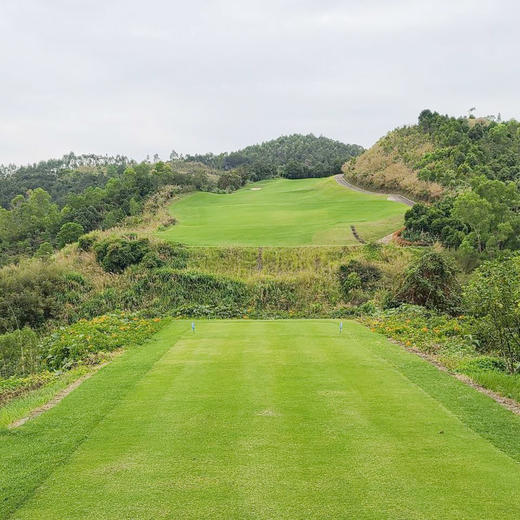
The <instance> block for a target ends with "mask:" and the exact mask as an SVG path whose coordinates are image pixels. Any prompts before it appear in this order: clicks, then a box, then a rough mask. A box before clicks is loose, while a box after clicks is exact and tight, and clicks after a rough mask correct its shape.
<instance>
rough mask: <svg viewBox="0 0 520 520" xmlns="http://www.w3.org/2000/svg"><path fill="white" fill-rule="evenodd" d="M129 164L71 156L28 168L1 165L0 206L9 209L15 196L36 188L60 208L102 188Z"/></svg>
mask: <svg viewBox="0 0 520 520" xmlns="http://www.w3.org/2000/svg"><path fill="white" fill-rule="evenodd" d="M130 163H131V161H130V160H129V159H128V158H127V157H124V156H114V157H111V156H102V155H94V154H90V155H79V156H78V155H75V154H74V153H70V154H67V155H64V156H63V157H62V158H60V159H49V160H47V161H40V162H39V163H35V164H31V165H27V166H20V167H16V166H14V165H10V166H7V167H6V166H4V167H2V166H0V206H2V207H4V208H8V207H9V205H10V203H11V201H12V200H13V198H14V197H16V196H17V195H22V194H25V193H26V192H27V191H29V190H35V189H37V188H42V189H44V190H45V191H46V192H47V193H49V194H50V195H51V197H52V199H53V200H54V201H55V202H56V203H58V204H60V205H61V204H62V203H63V202H64V200H65V198H66V196H67V195H69V194H71V193H80V192H82V191H83V190H85V189H86V188H88V187H90V186H93V187H96V186H98V187H103V186H104V185H105V184H106V183H107V181H108V179H109V178H110V177H113V176H116V175H118V174H121V173H122V172H123V171H124V169H125V167H126V165H127V164H130Z"/></svg>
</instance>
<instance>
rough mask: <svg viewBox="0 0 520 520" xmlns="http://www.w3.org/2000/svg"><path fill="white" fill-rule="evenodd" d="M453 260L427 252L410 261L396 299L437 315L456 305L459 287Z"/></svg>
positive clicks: (457, 305)
mask: <svg viewBox="0 0 520 520" xmlns="http://www.w3.org/2000/svg"><path fill="white" fill-rule="evenodd" d="M456 275H457V269H456V267H455V264H454V263H453V261H452V260H451V259H450V258H449V257H448V256H446V255H445V254H443V253H439V252H437V251H427V252H426V253H424V254H422V255H421V256H420V257H419V258H418V259H417V260H415V261H414V262H412V264H411V265H410V266H409V268H408V269H407V271H406V273H405V278H404V282H403V284H402V286H401V287H400V289H399V291H398V293H397V295H396V299H397V300H398V301H401V302H404V303H410V304H413V305H422V306H424V307H426V308H428V309H436V310H438V311H441V312H455V311H456V310H457V309H458V308H459V306H460V295H461V288H460V285H459V283H458V281H457V276H456Z"/></svg>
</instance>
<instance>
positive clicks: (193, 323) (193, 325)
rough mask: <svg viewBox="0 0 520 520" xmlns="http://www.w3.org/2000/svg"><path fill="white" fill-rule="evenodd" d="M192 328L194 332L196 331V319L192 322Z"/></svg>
mask: <svg viewBox="0 0 520 520" xmlns="http://www.w3.org/2000/svg"><path fill="white" fill-rule="evenodd" d="M191 330H192V331H193V332H195V322H194V321H192V322H191Z"/></svg>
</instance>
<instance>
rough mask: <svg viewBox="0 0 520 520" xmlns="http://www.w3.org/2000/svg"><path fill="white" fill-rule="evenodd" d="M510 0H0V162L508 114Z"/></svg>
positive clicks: (513, 91) (365, 133)
mask: <svg viewBox="0 0 520 520" xmlns="http://www.w3.org/2000/svg"><path fill="white" fill-rule="evenodd" d="M519 22H520V4H519V3H518V2H516V1H513V0H511V1H509V0H493V1H492V0H489V1H488V0H471V1H464V0H434V1H423V0H396V1H392V0H380V1H378V0H342V1H334V0H313V1H309V0H299V1H296V0H294V1H292V0H291V1H283V0H281V1H271V0H261V1H248V0H243V1H238V0H237V1H233V0H217V1H211V2H210V1H197V0H190V1H183V2H178V1H175V0H173V1H168V0H146V1H143V0H90V1H88V0H85V1H82V0H0V65H1V69H0V70H1V76H0V163H4V164H6V163H9V162H15V163H18V164H20V163H21V164H25V163H27V162H32V161H36V160H40V159H46V158H50V157H57V156H61V155H63V154H64V153H67V152H69V151H74V152H76V153H88V152H92V153H99V154H105V153H108V154H117V153H119V154H125V155H128V156H131V157H133V158H136V159H143V158H144V157H145V156H146V155H147V154H150V155H153V154H154V153H159V154H160V156H161V157H163V158H167V157H168V156H169V153H170V151H171V150H172V149H175V150H177V151H178V152H182V153H194V152H208V151H213V152H220V151H229V150H234V149H238V148H240V147H243V146H245V145H248V144H252V143H255V142H259V141H263V140H267V139H271V138H274V137H277V136H279V135H281V134H288V133H294V132H298V133H309V132H312V133H314V134H316V135H320V134H323V135H326V136H328V137H332V138H335V139H339V140H341V141H344V142H348V143H358V144H361V145H363V146H370V145H371V144H373V143H374V142H375V141H376V140H377V139H378V138H379V137H380V136H381V135H383V134H385V133H386V132H387V131H388V130H390V129H392V128H394V127H396V126H400V125H403V124H407V123H411V122H414V121H415V119H416V117H417V115H418V113H419V112H420V111H421V110H422V109H423V108H426V107H428V108H431V109H435V110H438V111H440V112H442V113H450V114H453V115H460V114H463V113H465V112H466V111H467V109H468V108H470V107H472V106H476V107H477V112H478V114H480V115H486V114H496V113H497V112H501V113H502V116H503V117H505V118H511V117H513V118H517V119H520V95H519V91H520V82H519V80H520V68H519V66H518V55H519V51H520V45H519V43H520V32H519Z"/></svg>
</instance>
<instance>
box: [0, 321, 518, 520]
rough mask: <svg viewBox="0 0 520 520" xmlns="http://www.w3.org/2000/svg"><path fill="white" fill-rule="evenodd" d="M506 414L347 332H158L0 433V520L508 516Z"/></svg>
mask: <svg viewBox="0 0 520 520" xmlns="http://www.w3.org/2000/svg"><path fill="white" fill-rule="evenodd" d="M519 439H520V418H519V417H517V416H514V415H513V414H512V413H511V412H509V411H507V410H505V409H503V408H501V407H500V406H499V405H498V404H496V403H495V402H494V401H492V400H491V399H489V398H488V397H486V396H484V395H482V394H479V393H478V392H476V391H475V390H473V389H471V388H469V387H467V386H465V385H463V384H462V383H461V382H459V381H457V380H456V379H454V378H451V377H450V376H449V375H447V374H445V373H442V372H440V371H439V370H437V369H436V368H435V367H433V366H431V365H428V364H427V363H426V362H425V361H423V360H422V359H420V358H419V357H417V356H414V355H413V354H410V353H408V352H406V351H404V350H402V349H400V347H398V346H396V345H393V344H391V343H389V342H388V341H386V340H385V339H384V338H382V337H381V336H379V335H377V334H373V333H371V332H370V331H369V330H367V329H365V328H363V327H362V326H361V325H359V324H357V323H354V322H347V323H345V327H344V329H343V333H342V334H340V333H339V329H338V323H337V322H335V321H329V320H309V321H299V320H292V321H246V320H243V321H203V322H199V323H197V327H196V332H195V333H192V332H191V327H190V323H189V322H185V321H177V322H172V323H171V324H169V325H167V326H166V327H165V328H164V329H163V330H162V331H161V332H159V333H158V334H157V335H156V336H155V338H154V339H153V340H152V341H150V342H149V343H147V344H145V345H143V346H141V347H139V348H132V349H130V350H128V351H127V352H126V353H125V354H123V355H122V356H121V357H120V358H118V359H116V360H115V361H113V362H112V363H111V364H110V365H108V366H107V367H105V368H103V369H102V370H101V371H99V372H98V373H97V374H96V375H94V376H93V377H92V378H91V379H89V380H88V381H86V382H85V383H84V384H83V385H82V386H80V387H79V388H78V389H77V390H75V391H74V392H72V393H71V394H70V395H69V396H68V397H66V398H65V399H64V400H63V401H62V402H61V403H60V404H59V405H58V406H56V407H55V408H53V409H52V410H50V411H48V412H46V413H44V414H43V415H41V416H40V417H38V418H36V419H33V420H32V421H29V422H28V423H26V424H25V425H24V426H22V427H20V428H18V429H17V430H12V431H7V430H1V431H0V464H1V466H2V471H1V472H0V506H1V507H0V518H7V517H9V518H16V519H31V520H32V519H56V520H63V519H67V520H73V519H95V518H96V519H97V518H102V519H114V520H116V519H117V520H120V519H161V518H162V519H166V518H168V519H185V518H189V519H197V520H199V519H202V518H215V519H217V518H218V519H226V520H227V519H273V518H276V519H317V518H319V519H327V520H328V519H335V518H341V519H374V520H381V519H407V520H409V519H425V520H426V519H427V520H431V519H443V520H446V519H457V520H459V519H465V520H468V519H475V520H477V519H478V520H482V519H486V520H493V519H500V520H509V519H510V520H512V519H518V518H520V494H519V493H518V491H519V489H520V466H519V462H518V461H519V460H520V445H519V442H518V441H519Z"/></svg>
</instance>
